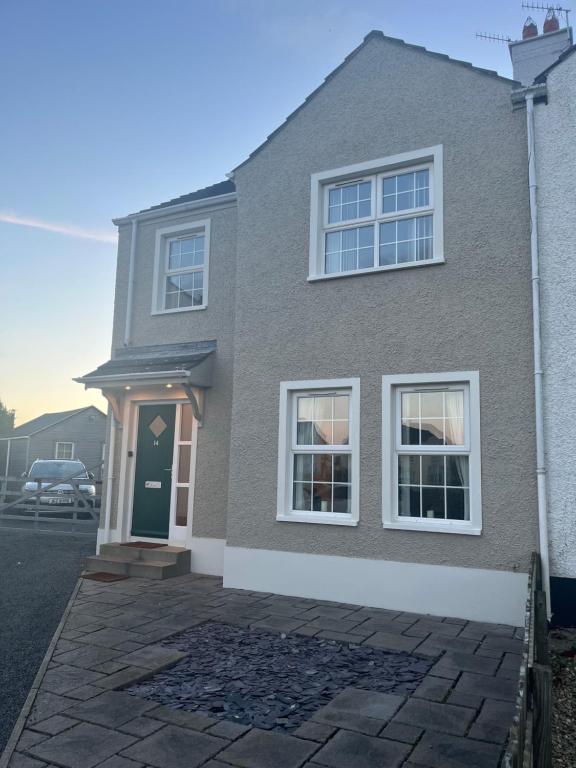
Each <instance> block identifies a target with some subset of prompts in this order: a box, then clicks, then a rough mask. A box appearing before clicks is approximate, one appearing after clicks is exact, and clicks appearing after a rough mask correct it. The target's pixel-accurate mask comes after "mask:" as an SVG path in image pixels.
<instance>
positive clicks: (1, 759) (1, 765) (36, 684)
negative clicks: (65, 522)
mask: <svg viewBox="0 0 576 768" xmlns="http://www.w3.org/2000/svg"><path fill="white" fill-rule="evenodd" d="M81 584H82V579H80V578H79V579H78V580H77V582H76V585H75V587H74V589H73V590H72V594H71V595H70V598H69V600H68V602H67V603H66V608H64V613H63V614H62V618H61V619H60V623H59V624H58V626H57V627H56V631H55V632H54V634H53V635H52V640H50V644H49V645H48V648H47V650H46V653H45V654H44V658H43V659H42V663H41V664H40V667H39V668H38V672H37V673H36V676H35V677H34V680H33V682H32V686H31V688H30V691H29V693H28V696H27V697H26V701H25V702H24V704H23V706H22V709H21V710H20V714H19V715H18V718H17V720H16V722H15V724H14V728H13V729H12V733H11V734H10V737H9V739H8V741H7V742H6V746H5V747H4V751H3V752H2V754H1V755H0V768H8V764H9V762H10V759H11V757H12V755H13V753H14V750H15V749H16V745H17V744H18V740H19V739H20V734H21V733H22V731H23V730H24V726H25V725H26V720H27V718H28V715H29V714H30V710H31V709H32V707H33V705H34V701H35V700H36V696H37V695H38V691H39V690H40V684H41V682H42V680H43V679H44V675H45V673H46V669H47V668H48V664H49V663H50V660H51V658H52V654H53V653H54V648H55V647H56V643H57V642H58V640H59V639H60V635H61V634H62V630H63V629H64V625H65V624H66V620H67V619H68V614H69V613H70V610H71V609H72V605H73V603H74V600H75V599H76V595H77V594H78V591H79V590H80V586H81Z"/></svg>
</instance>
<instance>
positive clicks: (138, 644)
mask: <svg viewBox="0 0 576 768" xmlns="http://www.w3.org/2000/svg"><path fill="white" fill-rule="evenodd" d="M206 620H212V621H225V622H229V623H232V624H239V625H241V626H255V627H258V628H261V629H268V630H270V631H273V632H287V633H290V632H294V633H297V634H298V633H299V634H303V635H306V636H317V637H323V638H328V639H335V640H338V641H340V642H351V643H355V644H364V645H369V646H373V647H376V648H384V649H387V650H391V651H404V652H408V653H413V654H418V655H424V656H426V657H428V658H429V659H431V660H433V665H432V667H431V669H430V671H429V673H428V674H427V676H426V677H425V679H424V680H423V682H422V683H421V684H420V686H419V687H418V689H417V690H416V691H415V693H414V694H413V695H412V696H410V697H403V696H398V695H393V694H384V693H374V692H366V691H364V690H360V689H359V688H354V687H349V688H347V689H345V690H344V691H342V692H341V693H339V694H338V695H337V696H336V697H335V698H334V699H332V701H331V702H330V703H329V704H328V705H326V706H325V707H323V708H321V709H319V710H318V711H317V712H316V713H314V714H313V716H312V718H311V719H310V720H308V721H306V722H305V723H304V724H303V725H301V726H300V727H299V728H298V729H297V730H296V731H294V732H293V733H292V734H291V735H286V734H284V733H279V732H275V731H264V730H259V729H256V728H246V727H245V726H241V725H238V724H237V723H232V722H228V721H226V720H216V719H213V718H211V717H208V716H205V715H203V714H200V713H198V712H185V711H182V710H176V709H170V708H169V707H165V706H158V705H157V704H155V703H154V702H151V701H147V700H144V699H140V698H136V697H134V696H130V695H129V694H127V693H126V692H123V691H122V690H119V689H121V688H122V687H126V686H128V685H130V684H132V683H133V682H135V681H137V680H142V679H145V678H146V677H149V676H151V675H152V674H154V673H155V672H156V671H159V670H161V669H165V668H166V667H168V666H171V665H172V664H174V663H176V662H177V661H178V660H179V659H180V658H182V654H181V653H180V652H178V651H174V650H172V649H169V648H166V647H162V646H160V645H158V643H159V642H160V641H162V640H163V639H165V638H166V637H169V636H170V635H172V634H175V633H178V632H181V631H182V630H183V629H187V628H189V627H191V626H195V625H196V624H198V623H200V622H203V621H206ZM519 638H520V633H519V631H518V630H515V629H514V628H513V627H507V626H502V625H489V624H480V623H474V622H466V621H462V620H458V619H442V618H439V617H433V616H419V615H415V614H408V613H402V612H398V611H380V610H375V609H369V608H360V607H358V606H351V605H343V604H340V603H326V602H318V601H313V600H303V599H300V598H288V597H280V596H276V595H270V594H263V593H255V592H243V591H238V590H229V589H222V586H221V580H220V579H217V578H213V577H206V576H195V575H188V576H181V577H178V578H174V579H170V580H168V581H164V582H153V581H146V580H143V579H128V580H126V581H120V582H116V583H114V584H100V583H96V582H93V581H84V582H83V583H82V586H81V589H80V591H79V593H78V594H77V596H76V599H75V602H74V605H73V606H72V609H71V612H70V614H69V616H68V619H67V621H66V624H65V626H64V629H63V631H62V633H61V635H60V638H59V640H58V643H57V645H56V647H55V650H54V653H53V656H52V659H51V661H50V664H49V665H48V669H47V671H46V673H45V675H44V678H43V680H42V682H41V685H40V691H39V693H38V695H37V697H36V701H35V703H34V705H33V707H32V710H31V712H30V713H29V715H28V717H27V719H26V723H25V728H24V730H23V731H22V733H21V735H20V738H19V741H18V744H17V748H16V752H15V753H14V755H13V756H12V761H11V762H10V763H9V765H10V766H11V768H45V767H46V766H50V768H53V766H61V767H62V768H96V766H98V767H99V768H143V767H144V766H146V767H147V768H148V767H150V768H199V767H200V766H203V768H227V767H228V768H230V766H236V767H237V768H301V766H308V767H309V768H312V767H313V766H316V768H321V767H323V768H381V767H382V766H386V768H400V767H401V766H402V767H403V768H417V767H418V766H421V767H422V768H496V766H497V765H498V764H499V762H500V758H501V754H502V751H503V745H504V742H505V740H506V737H507V732H508V728H509V727H510V724H511V721H512V716H513V710H514V700H515V693H516V683H517V677H518V668H519V664H520V655H519V654H520V651H521V640H520V639H519Z"/></svg>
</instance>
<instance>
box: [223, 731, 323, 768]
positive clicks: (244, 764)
mask: <svg viewBox="0 0 576 768" xmlns="http://www.w3.org/2000/svg"><path fill="white" fill-rule="evenodd" d="M317 749H318V745H317V744H316V743H314V742H311V741H305V740H304V739H298V738H296V737H295V736H286V735H285V734H283V733H274V732H271V731H261V730H260V729H258V728H254V729H252V730H251V731H249V732H248V733H247V734H246V735H245V736H242V737H241V738H240V739H238V741H234V742H232V744H231V745H230V746H229V747H228V748H227V749H225V750H224V751H223V752H222V753H221V754H220V755H218V759H219V760H222V761H224V762H226V763H231V764H232V765H237V766H240V767H241V768H272V767H273V768H299V767H300V766H301V765H302V764H303V763H304V761H305V760H306V759H307V758H308V757H310V755H312V754H313V753H314V752H315V751H316V750H317Z"/></svg>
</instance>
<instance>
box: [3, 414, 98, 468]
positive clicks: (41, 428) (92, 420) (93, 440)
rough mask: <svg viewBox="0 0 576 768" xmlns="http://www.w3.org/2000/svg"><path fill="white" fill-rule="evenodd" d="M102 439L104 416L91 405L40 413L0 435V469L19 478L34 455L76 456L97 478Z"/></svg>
mask: <svg viewBox="0 0 576 768" xmlns="http://www.w3.org/2000/svg"><path fill="white" fill-rule="evenodd" d="M105 441H106V416H105V414H103V413H102V411H100V410H98V408H95V407H94V406H93V405H89V406H88V407H86V408H77V409H75V410H73V411H61V412H60V413H44V414H42V416H37V417H36V418H35V419H32V420H31V421H27V422H26V423H25V424H20V426H18V427H16V428H15V429H13V430H12V431H11V432H10V433H9V434H7V435H2V436H0V472H1V474H2V475H4V476H6V477H12V478H19V477H20V476H21V475H22V473H23V472H26V471H27V470H28V469H29V468H30V465H31V464H32V462H33V461H34V459H80V461H82V462H83V463H84V464H85V465H86V467H87V468H88V469H90V468H93V469H92V471H93V472H94V476H95V477H96V479H98V480H99V479H101V477H102V469H101V465H102V459H103V455H104V443H105Z"/></svg>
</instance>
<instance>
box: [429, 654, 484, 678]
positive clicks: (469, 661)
mask: <svg viewBox="0 0 576 768" xmlns="http://www.w3.org/2000/svg"><path fill="white" fill-rule="evenodd" d="M497 667H498V660H497V659H489V658H486V657H485V656H476V654H473V653H459V652H458V651H448V652H447V653H446V654H444V656H442V658H441V659H440V660H439V661H438V662H437V663H436V664H435V665H434V666H433V667H432V669H431V670H430V671H431V673H432V674H436V670H437V669H448V668H453V669H457V670H458V671H460V672H474V673H475V674H478V675H494V673H495V672H496V669H497Z"/></svg>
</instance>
